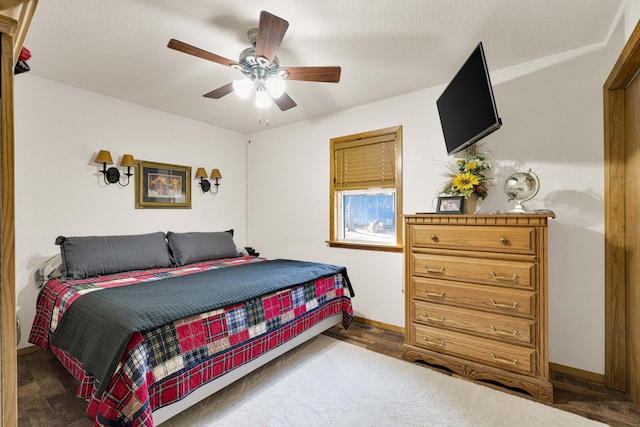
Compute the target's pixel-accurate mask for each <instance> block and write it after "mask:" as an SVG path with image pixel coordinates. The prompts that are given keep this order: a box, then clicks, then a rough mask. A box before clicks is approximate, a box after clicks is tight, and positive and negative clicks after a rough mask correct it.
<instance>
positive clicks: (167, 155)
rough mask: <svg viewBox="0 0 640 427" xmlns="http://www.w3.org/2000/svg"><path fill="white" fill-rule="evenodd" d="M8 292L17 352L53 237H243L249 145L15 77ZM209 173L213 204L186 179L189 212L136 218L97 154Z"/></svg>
mask: <svg viewBox="0 0 640 427" xmlns="http://www.w3.org/2000/svg"><path fill="white" fill-rule="evenodd" d="M15 139H16V148H15V183H16V187H15V200H16V210H15V213H16V293H17V307H18V316H19V318H20V320H21V322H22V340H21V342H20V344H19V347H24V346H26V345H28V343H27V336H28V333H29V330H30V328H31V324H32V321H33V317H34V315H35V304H36V297H37V293H38V289H37V288H36V285H35V281H34V276H33V275H34V272H35V270H36V268H37V267H38V266H40V265H41V263H42V262H43V261H44V260H45V259H46V258H48V257H49V256H51V255H53V254H56V253H58V252H59V248H58V246H56V245H55V244H54V241H55V238H56V236H58V235H66V236H82V235H117V234H139V233H147V232H155V231H165V232H166V231H221V230H226V229H229V228H234V229H235V230H236V239H235V240H236V243H237V244H238V245H240V246H243V245H244V243H245V237H246V236H245V232H246V155H247V142H246V141H247V138H246V136H245V135H241V134H238V133H235V132H230V131H227V130H224V129H220V128H216V127H213V126H210V125H206V124H203V123H200V122H195V121H192V120H187V119H184V118H181V117H177V116H174V115H170V114H166V113H162V112H159V111H156V110H152V109H149V108H145V107H141V106H138V105H134V104H130V103H127V102H123V101H120V100H117V99H114V98H109V97H106V96H102V95H99V94H96V93H93V92H88V91H84V90H81V89H77V88H74V87H71V86H67V85H63V84H59V83H55V82H52V81H49V80H45V79H42V78H39V77H36V76H33V75H29V74H28V73H27V74H21V75H18V76H16V78H15ZM100 149H107V150H110V151H111V155H112V157H113V160H114V162H116V163H119V161H120V157H121V155H122V154H124V153H130V154H133V156H134V157H135V158H137V159H141V160H148V161H154V162H161V163H170V164H176V165H183V166H191V167H192V177H191V178H193V174H195V168H197V167H199V166H202V167H205V168H206V169H207V171H211V169H212V168H214V167H215V168H219V169H220V171H221V173H222V176H223V179H222V180H221V183H222V185H221V186H220V191H219V193H218V194H217V195H215V196H213V195H211V194H204V195H203V194H201V192H200V187H199V186H198V185H197V181H196V180H193V179H192V180H191V182H190V183H189V185H191V188H192V190H191V191H192V209H135V208H134V187H135V183H134V181H133V180H132V182H131V184H130V185H129V186H127V187H124V188H118V187H117V186H116V185H109V186H106V185H105V184H104V181H103V178H102V174H101V173H99V172H98V170H99V169H100V168H101V166H100V165H98V164H96V163H94V162H93V159H94V158H95V155H96V153H97V151H98V150H100Z"/></svg>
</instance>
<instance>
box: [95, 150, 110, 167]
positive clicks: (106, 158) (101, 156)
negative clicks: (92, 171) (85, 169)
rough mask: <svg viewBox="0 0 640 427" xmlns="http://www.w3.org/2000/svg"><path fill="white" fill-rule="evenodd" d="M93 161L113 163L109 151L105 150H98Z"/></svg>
mask: <svg viewBox="0 0 640 427" xmlns="http://www.w3.org/2000/svg"><path fill="white" fill-rule="evenodd" d="M94 161H95V162H96V163H106V164H108V165H112V164H113V160H112V159H111V153H110V152H109V151H107V150H100V151H99V152H98V155H97V156H96V159H95V160H94Z"/></svg>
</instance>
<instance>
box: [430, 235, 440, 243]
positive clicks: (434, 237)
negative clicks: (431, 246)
mask: <svg viewBox="0 0 640 427" xmlns="http://www.w3.org/2000/svg"><path fill="white" fill-rule="evenodd" d="M431 240H433V241H434V242H437V241H438V240H439V239H438V236H436V235H435V234H432V235H431Z"/></svg>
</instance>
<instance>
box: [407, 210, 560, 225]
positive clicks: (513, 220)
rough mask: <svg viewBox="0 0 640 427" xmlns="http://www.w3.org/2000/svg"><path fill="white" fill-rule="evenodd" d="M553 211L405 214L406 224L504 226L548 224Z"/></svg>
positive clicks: (553, 216)
mask: <svg viewBox="0 0 640 427" xmlns="http://www.w3.org/2000/svg"><path fill="white" fill-rule="evenodd" d="M555 217H556V216H555V214H554V213H553V212H550V211H548V212H545V213H526V214H481V215H475V214H474V215H461V214H439V213H433V214H432V213H428V214H420V213H417V214H405V215H404V219H405V223H406V224H443V225H446V224H451V225H502V226H509V225H511V226H526V225H538V226H546V225H547V220H548V219H549V218H555Z"/></svg>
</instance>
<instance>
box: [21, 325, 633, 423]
mask: <svg viewBox="0 0 640 427" xmlns="http://www.w3.org/2000/svg"><path fill="white" fill-rule="evenodd" d="M325 335H328V336H330V337H333V338H336V339H339V340H342V341H346V342H349V343H351V344H354V345H358V346H360V347H364V348H366V349H369V350H371V351H375V352H378V353H382V354H386V355H387V356H390V357H394V358H397V359H402V350H401V347H402V343H403V341H404V336H403V335H402V334H401V333H399V332H394V331H389V330H386V329H382V328H378V327H375V326H369V325H363V324H361V323H355V322H354V323H353V324H352V326H351V327H350V328H349V329H348V330H347V331H345V330H344V329H342V326H336V327H334V328H332V329H330V330H328V331H326V332H325ZM407 363H409V362H407ZM425 369H435V370H437V371H439V372H443V373H445V374H448V375H451V374H452V373H451V372H450V371H447V370H446V369H438V368H434V367H430V366H426V365H425ZM552 382H553V386H554V402H553V406H554V407H556V408H559V409H562V410H565V411H569V412H573V413H576V414H579V415H582V416H584V417H587V418H590V419H593V420H597V421H601V422H605V423H607V424H609V425H610V426H612V427H632V426H639V425H640V411H639V410H638V409H636V408H635V406H634V405H633V403H632V402H631V401H630V399H629V398H628V397H627V395H625V394H623V393H619V392H616V391H612V390H609V389H607V388H606V387H604V385H602V384H599V383H596V382H593V381H588V380H584V379H580V378H576V377H572V376H570V375H566V374H558V373H552ZM489 386H492V387H494V388H497V389H499V390H503V391H506V392H508V393H512V394H515V395H517V396H520V397H523V398H529V397H528V396H527V395H526V394H522V393H519V392H517V391H514V390H509V389H505V388H504V387H500V386H497V385H489ZM76 388H77V382H76V380H75V379H74V378H73V377H72V376H71V375H70V374H69V373H68V372H67V371H66V370H65V369H64V368H63V367H62V365H61V364H60V363H59V362H58V361H57V360H56V359H55V358H54V357H53V355H52V353H51V352H44V351H36V352H33V353H29V354H25V355H22V356H19V357H18V425H19V426H21V427H36V426H37V427H58V426H60V427H62V426H65V427H66V426H73V427H89V426H91V425H92V423H91V422H90V421H89V420H88V419H87V418H86V416H85V410H86V406H87V405H86V403H85V402H84V401H83V400H81V399H79V398H77V397H76V396H75V390H76Z"/></svg>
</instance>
